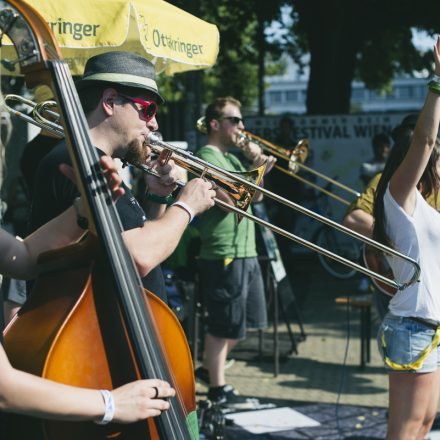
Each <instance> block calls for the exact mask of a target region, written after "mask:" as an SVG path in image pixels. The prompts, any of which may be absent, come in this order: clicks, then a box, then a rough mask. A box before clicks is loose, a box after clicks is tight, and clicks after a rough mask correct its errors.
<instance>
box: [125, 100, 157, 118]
mask: <svg viewBox="0 0 440 440" xmlns="http://www.w3.org/2000/svg"><path fill="white" fill-rule="evenodd" d="M118 95H119V96H122V97H123V98H125V99H127V100H128V101H131V102H134V103H136V104H140V106H141V108H140V109H138V110H139V111H142V119H144V120H145V122H148V121H151V119H153V118H154V116H156V112H157V104H156V102H154V101H144V100H143V99H139V98H132V97H131V96H127V95H124V94H122V93H118Z"/></svg>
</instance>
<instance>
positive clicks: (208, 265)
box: [196, 97, 275, 408]
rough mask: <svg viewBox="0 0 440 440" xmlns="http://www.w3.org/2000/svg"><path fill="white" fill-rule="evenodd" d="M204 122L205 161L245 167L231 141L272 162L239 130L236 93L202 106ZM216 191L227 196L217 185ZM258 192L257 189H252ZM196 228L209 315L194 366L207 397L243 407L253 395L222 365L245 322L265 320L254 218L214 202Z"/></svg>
mask: <svg viewBox="0 0 440 440" xmlns="http://www.w3.org/2000/svg"><path fill="white" fill-rule="evenodd" d="M205 124H206V127H205V128H206V130H207V134H208V144H207V145H206V146H204V147H203V148H201V149H200V150H199V151H198V153H197V154H198V156H199V157H201V158H202V159H203V160H205V161H206V162H209V163H211V164H213V165H216V166H219V167H221V168H223V169H225V170H227V171H234V172H236V171H238V172H244V171H246V168H245V167H244V165H243V164H242V163H241V161H240V160H239V158H238V157H237V156H236V155H234V154H232V153H231V152H230V149H231V148H232V147H234V146H238V147H239V148H240V149H241V150H242V151H243V153H244V155H245V156H246V158H247V159H248V160H249V162H250V169H254V168H257V167H259V166H261V165H262V164H264V163H265V162H267V163H266V172H267V171H269V170H270V169H271V168H272V166H273V165H274V162H275V159H274V158H273V157H272V156H269V157H267V156H266V155H264V154H262V151H261V149H260V148H259V147H258V146H257V145H256V144H253V143H251V142H247V141H246V140H244V139H243V137H242V136H241V130H243V129H244V125H243V117H242V115H241V104H240V102H239V101H237V100H236V99H234V98H232V97H225V98H217V99H215V100H214V101H213V102H212V103H211V104H209V105H208V107H207V108H206V112H205ZM217 197H218V198H219V199H221V200H223V201H229V198H228V196H227V194H225V193H223V192H221V190H218V191H217ZM257 197H261V194H260V195H259V194H258V193H257ZM249 209H250V208H249ZM199 229H200V237H201V250H200V267H199V273H200V277H199V279H200V290H201V295H202V298H203V301H204V302H205V304H206V307H207V310H208V315H209V316H208V329H207V334H206V336H205V353H204V365H203V367H199V368H198V369H197V370H196V377H198V378H200V379H202V380H204V381H206V382H207V381H209V391H208V399H210V400H211V401H213V402H216V403H219V404H222V405H226V406H233V407H235V408H245V407H248V406H249V405H252V401H249V400H248V399H244V398H243V397H241V396H239V395H238V393H237V392H236V390H235V389H234V388H233V387H232V386H231V385H227V384H226V381H225V371H224V370H225V362H226V358H227V356H228V353H229V352H230V351H231V350H232V348H233V347H234V346H235V345H236V344H237V342H238V341H239V340H240V339H243V338H244V337H245V333H246V328H250V327H251V328H257V329H262V328H265V327H266V325H267V314H266V302H265V296H264V287H263V279H262V276H261V271H260V266H259V263H258V259H257V250H256V245H255V229H254V223H253V222H251V221H250V220H248V219H247V218H243V219H241V221H239V220H238V218H237V216H236V215H235V214H233V213H228V212H225V211H223V210H221V209H220V208H218V207H214V208H213V209H211V210H210V212H206V213H204V214H203V215H202V216H201V217H200V222H199Z"/></svg>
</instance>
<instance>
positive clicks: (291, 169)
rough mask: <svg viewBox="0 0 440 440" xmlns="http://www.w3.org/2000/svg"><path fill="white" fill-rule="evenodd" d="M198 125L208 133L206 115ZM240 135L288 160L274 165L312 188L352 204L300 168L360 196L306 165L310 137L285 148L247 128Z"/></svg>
mask: <svg viewBox="0 0 440 440" xmlns="http://www.w3.org/2000/svg"><path fill="white" fill-rule="evenodd" d="M196 126H197V129H198V130H199V131H200V132H201V133H204V134H206V133H207V129H206V122H205V117H204V116H202V117H201V118H199V119H198V120H197V123H196ZM239 136H240V137H241V138H242V139H244V140H246V141H248V142H253V143H254V144H257V145H258V146H259V147H260V148H261V149H262V150H264V151H266V152H268V153H269V154H271V155H272V156H276V157H278V158H280V159H284V160H286V161H287V164H288V165H287V167H288V168H287V169H286V168H284V167H282V166H281V165H277V164H275V165H274V168H276V169H277V170H278V171H281V172H282V173H284V174H287V175H288V176H291V177H293V178H295V179H297V180H299V181H300V182H302V183H305V184H306V185H309V186H311V187H312V188H315V189H316V190H318V191H321V192H323V193H324V194H327V195H328V196H330V197H333V198H334V199H335V200H338V201H339V202H341V203H343V204H344V205H350V202H349V201H348V200H347V199H345V198H343V197H340V196H338V195H337V194H334V193H332V192H331V191H329V190H327V189H325V188H323V187H322V186H319V185H317V184H316V183H314V182H311V181H310V180H308V179H305V178H304V177H302V176H299V175H298V171H299V169H303V170H305V171H308V172H309V173H311V174H314V175H315V176H317V177H320V178H321V179H323V180H326V181H327V182H329V183H331V184H333V185H335V186H337V187H339V188H341V189H343V190H345V191H346V192H348V193H351V194H353V195H354V196H355V197H359V196H360V193H359V192H357V191H355V190H354V189H352V188H350V187H348V186H347V185H344V184H343V183H340V182H338V181H337V180H334V179H332V178H331V177H328V176H326V175H325V174H322V173H320V172H319V171H316V170H314V169H313V168H310V167H308V166H307V165H304V162H305V161H306V159H307V156H308V154H309V140H308V139H301V140H299V141H298V143H297V144H296V145H294V146H293V148H283V147H281V146H279V145H276V144H273V143H272V142H269V141H268V140H266V139H263V138H261V137H259V136H257V135H256V134H253V133H250V132H249V131H246V130H241V131H240V133H239Z"/></svg>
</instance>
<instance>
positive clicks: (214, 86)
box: [166, 0, 440, 114]
mask: <svg viewBox="0 0 440 440" xmlns="http://www.w3.org/2000/svg"><path fill="white" fill-rule="evenodd" d="M171 2H172V3H174V4H176V6H179V7H181V8H182V9H185V10H187V11H188V12H190V13H193V14H194V15H197V16H198V17H200V18H202V19H203V20H207V21H209V22H211V23H214V24H216V25H217V27H218V28H219V31H220V52H219V56H218V60H217V63H216V64H215V66H214V67H212V68H211V69H207V70H204V71H202V73H201V74H200V77H201V78H202V84H203V90H202V99H203V101H204V102H208V101H210V100H211V99H213V98H214V97H216V96H222V95H223V96H224V95H233V96H235V97H237V98H238V99H240V100H241V101H242V102H243V103H244V104H245V105H247V106H249V105H252V104H255V101H256V99H257V98H258V96H259V95H260V97H261V95H262V93H263V87H264V84H263V83H262V82H261V76H262V75H263V74H268V73H280V71H282V69H283V66H284V64H283V62H282V61H281V54H282V52H288V53H289V55H290V56H292V58H293V59H294V61H295V62H296V64H297V65H298V66H299V67H300V68H301V67H302V68H304V67H305V66H304V59H305V58H304V54H309V55H310V57H309V59H310V61H309V62H308V67H309V71H310V76H309V84H308V94H307V112H308V113H310V114H335V113H348V112H349V111H350V98H351V83H352V81H353V79H359V80H362V81H363V82H365V84H366V86H367V87H368V88H370V89H372V90H376V91H382V92H386V91H389V90H390V87H391V81H392V79H393V78H394V77H395V76H396V75H399V74H403V73H405V74H413V73H414V72H415V71H417V72H430V71H432V56H431V53H430V52H429V51H428V52H427V53H424V52H421V51H419V50H417V49H416V48H415V47H414V45H413V42H412V32H411V29H412V28H418V29H421V30H426V31H427V32H428V33H430V34H434V33H439V32H440V20H438V17H439V16H440V14H439V13H440V1H438V0H417V1H416V0H292V1H290V2H289V1H286V0H273V1H271V2H267V1H263V0H253V1H244V0H241V1H239V0H218V1H217V2H212V1H211V0H171ZM286 5H287V6H290V7H291V20H290V24H287V23H285V14H283V13H282V7H283V6H286ZM272 20H278V21H279V22H280V23H281V30H280V31H279V32H278V35H277V37H276V38H271V36H270V35H269V34H268V25H269V24H270V23H271V22H272ZM283 31H284V32H283ZM184 78H185V77H184V75H182V76H180V75H179V76H176V78H173V79H167V80H166V81H167V83H168V84H167V90H169V91H170V92H169V93H173V94H174V97H176V98H177V97H179V96H181V95H182V94H183V93H184V92H185V93H186V91H187V90H188V89H187V84H186V83H185V79H184Z"/></svg>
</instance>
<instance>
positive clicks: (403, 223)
mask: <svg viewBox="0 0 440 440" xmlns="http://www.w3.org/2000/svg"><path fill="white" fill-rule="evenodd" d="M384 205H385V224H386V231H387V234H388V237H389V238H390V240H391V242H392V243H393V244H394V246H393V247H394V249H396V250H397V251H399V252H401V253H402V254H404V255H408V256H409V257H411V258H412V259H414V260H416V261H417V262H418V263H419V264H420V268H421V274H420V282H418V283H415V284H413V285H411V286H409V287H407V288H406V289H405V290H403V291H399V292H397V293H396V295H395V296H394V297H393V298H392V300H391V301H390V306H389V308H390V311H391V313H393V314H394V315H398V316H415V317H419V318H424V319H430V320H433V321H435V322H440V213H438V212H437V211H436V210H435V209H434V208H432V207H431V206H430V205H428V203H426V201H425V199H424V198H423V197H422V195H421V194H420V192H419V191H416V206H415V209H414V212H413V213H412V215H408V214H407V213H406V212H405V211H404V210H403V209H402V207H401V206H399V205H398V203H397V202H396V201H395V200H394V199H393V197H392V195H391V193H390V190H389V188H387V190H386V192H385V195H384ZM387 259H388V262H389V264H390V266H391V268H392V269H393V273H394V277H395V279H396V280H397V281H400V282H404V281H407V280H409V278H410V276H411V274H412V271H413V266H412V265H410V264H409V263H408V262H406V261H404V260H402V259H400V258H397V257H393V256H388V257H387Z"/></svg>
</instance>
